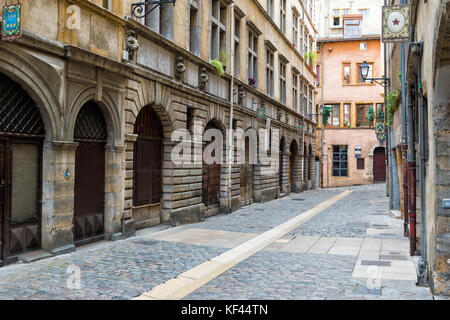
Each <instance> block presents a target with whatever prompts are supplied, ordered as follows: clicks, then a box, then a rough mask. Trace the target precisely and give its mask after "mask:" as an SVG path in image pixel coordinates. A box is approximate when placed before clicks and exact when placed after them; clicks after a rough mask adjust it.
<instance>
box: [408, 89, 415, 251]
mask: <svg viewBox="0 0 450 320" xmlns="http://www.w3.org/2000/svg"><path fill="white" fill-rule="evenodd" d="M413 90H414V86H412V85H408V189H409V190H408V191H409V212H408V213H409V253H410V255H411V256H413V255H414V254H415V252H416V151H415V146H414V140H415V139H414V129H415V128H414V124H415V123H414V102H413V94H412V91H413Z"/></svg>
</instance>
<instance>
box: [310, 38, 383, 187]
mask: <svg viewBox="0 0 450 320" xmlns="http://www.w3.org/2000/svg"><path fill="white" fill-rule="evenodd" d="M361 42H366V43H367V50H360V43H361ZM323 46H324V54H323V57H324V58H323V59H324V66H325V72H324V73H325V75H324V79H325V81H324V82H323V81H322V66H321V59H322V53H321V52H320V51H318V52H317V64H318V65H319V66H320V87H319V88H318V91H319V94H318V96H317V97H318V104H319V105H320V104H322V86H324V99H323V104H324V105H327V104H340V115H339V118H340V128H327V127H326V128H325V133H324V140H325V141H326V142H325V144H324V154H325V157H324V161H323V166H324V170H323V171H324V172H323V186H324V187H336V186H349V185H355V184H368V183H372V181H373V156H372V154H371V153H373V150H374V148H376V147H378V146H382V145H381V144H380V143H379V141H378V140H377V137H376V134H375V130H374V128H356V105H357V104H372V107H373V109H374V110H375V116H376V104H377V103H384V88H383V87H382V86H380V85H378V84H375V83H374V84H370V83H363V84H361V83H358V82H357V81H358V66H357V64H358V63H362V62H363V61H367V62H368V63H373V71H372V72H373V73H372V77H373V78H381V77H383V76H384V59H383V55H382V49H383V48H382V43H381V41H380V40H379V39H378V40H363V39H361V40H357V41H338V42H327V43H324V44H323ZM344 63H350V65H351V71H350V75H351V76H350V77H351V78H350V84H344ZM344 104H350V105H351V106H350V125H351V128H344ZM385 114H386V112H385ZM328 123H332V119H331V117H330V119H329V120H328ZM321 124H322V119H320V121H319V127H320V126H321ZM317 132H318V142H317V145H318V147H319V148H320V134H319V133H320V130H317ZM333 145H348V150H349V151H348V159H349V161H348V172H349V174H348V177H333V176H332V162H333V155H332V146H333ZM356 145H358V146H361V148H362V155H361V158H364V159H365V167H364V170H357V168H356V158H355V154H354V151H355V150H354V148H355V146H356Z"/></svg>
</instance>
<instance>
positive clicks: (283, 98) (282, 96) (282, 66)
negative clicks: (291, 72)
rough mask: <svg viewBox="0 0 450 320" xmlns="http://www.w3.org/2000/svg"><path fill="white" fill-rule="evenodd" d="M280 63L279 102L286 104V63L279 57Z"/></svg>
mask: <svg viewBox="0 0 450 320" xmlns="http://www.w3.org/2000/svg"><path fill="white" fill-rule="evenodd" d="M279 60H280V61H279V62H280V63H279V65H280V69H279V73H280V82H279V83H280V103H282V104H284V105H286V80H287V78H286V70H287V63H286V61H284V60H283V59H281V58H280V59H279Z"/></svg>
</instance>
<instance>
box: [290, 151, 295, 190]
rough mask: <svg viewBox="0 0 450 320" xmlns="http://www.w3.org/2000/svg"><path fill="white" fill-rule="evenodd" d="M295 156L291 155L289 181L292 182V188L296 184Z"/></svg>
mask: <svg viewBox="0 0 450 320" xmlns="http://www.w3.org/2000/svg"><path fill="white" fill-rule="evenodd" d="M293 170H294V157H292V156H290V157H289V181H290V183H291V190H292V188H293V186H294V172H293Z"/></svg>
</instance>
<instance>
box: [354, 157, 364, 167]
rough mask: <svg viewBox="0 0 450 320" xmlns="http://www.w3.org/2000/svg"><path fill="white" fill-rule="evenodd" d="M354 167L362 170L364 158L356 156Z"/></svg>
mask: <svg viewBox="0 0 450 320" xmlns="http://www.w3.org/2000/svg"><path fill="white" fill-rule="evenodd" d="M356 169H357V170H364V158H357V159H356Z"/></svg>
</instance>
